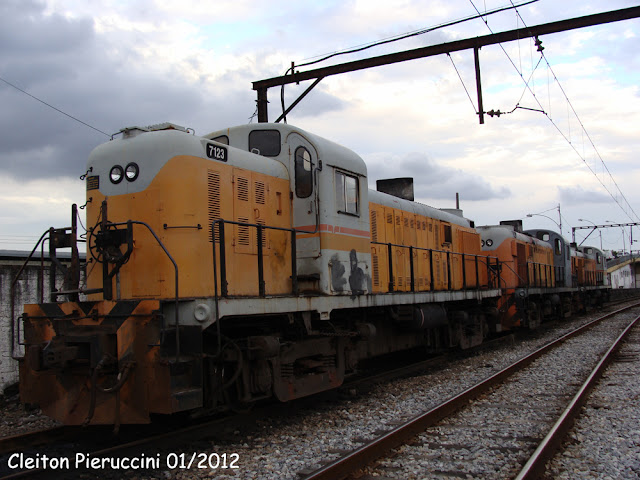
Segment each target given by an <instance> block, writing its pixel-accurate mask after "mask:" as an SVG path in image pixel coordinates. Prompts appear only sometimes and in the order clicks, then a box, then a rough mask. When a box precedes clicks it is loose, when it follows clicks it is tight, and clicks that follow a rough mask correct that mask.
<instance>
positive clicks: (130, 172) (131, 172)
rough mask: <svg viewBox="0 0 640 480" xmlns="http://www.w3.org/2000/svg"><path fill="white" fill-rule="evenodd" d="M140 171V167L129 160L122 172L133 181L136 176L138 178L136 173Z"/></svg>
mask: <svg viewBox="0 0 640 480" xmlns="http://www.w3.org/2000/svg"><path fill="white" fill-rule="evenodd" d="M139 173H140V169H139V168H138V165H137V164H136V163H133V162H131V163H130V164H129V165H127V166H126V167H125V169H124V174H125V176H126V177H127V180H129V181H130V182H133V181H134V180H135V179H136V178H138V174H139Z"/></svg>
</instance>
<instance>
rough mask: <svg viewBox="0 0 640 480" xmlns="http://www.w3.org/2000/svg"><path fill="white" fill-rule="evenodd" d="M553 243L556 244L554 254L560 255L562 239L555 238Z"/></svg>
mask: <svg viewBox="0 0 640 480" xmlns="http://www.w3.org/2000/svg"><path fill="white" fill-rule="evenodd" d="M554 243H555V245H556V248H555V254H556V255H561V254H562V241H561V240H560V239H559V238H556V241H555V242H554Z"/></svg>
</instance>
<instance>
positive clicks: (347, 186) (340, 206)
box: [335, 170, 360, 215]
mask: <svg viewBox="0 0 640 480" xmlns="http://www.w3.org/2000/svg"><path fill="white" fill-rule="evenodd" d="M335 187H336V209H337V210H338V213H347V214H350V215H359V214H360V205H359V203H360V202H359V198H360V188H359V185H358V177H356V176H353V175H349V174H348V173H345V172H340V171H338V170H336V174H335Z"/></svg>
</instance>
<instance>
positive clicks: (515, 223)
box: [500, 220, 523, 233]
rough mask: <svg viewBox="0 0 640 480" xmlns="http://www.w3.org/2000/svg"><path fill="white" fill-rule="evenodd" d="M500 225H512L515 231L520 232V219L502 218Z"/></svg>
mask: <svg viewBox="0 0 640 480" xmlns="http://www.w3.org/2000/svg"><path fill="white" fill-rule="evenodd" d="M500 225H508V226H511V227H513V229H514V230H515V231H516V232H519V233H522V232H523V230H522V220H502V221H501V222H500Z"/></svg>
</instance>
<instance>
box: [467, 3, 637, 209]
mask: <svg viewBox="0 0 640 480" xmlns="http://www.w3.org/2000/svg"><path fill="white" fill-rule="evenodd" d="M469 2H470V3H471V5H472V6H473V8H474V9H475V10H476V12H477V13H478V14H480V12H479V10H478V8H477V7H476V6H475V4H474V3H473V0H469ZM511 4H512V5H513V2H512V1H511ZM513 8H514V9H515V10H516V14H517V16H518V17H519V18H520V20H521V21H522V24H523V25H524V26H525V28H527V29H528V28H529V27H527V25H526V24H525V22H524V19H523V18H522V16H521V15H520V12H518V8H517V6H516V5H513ZM483 21H484V23H485V25H486V26H487V28H488V29H489V31H490V32H491V33H493V30H492V29H491V27H489V24H488V22H487V21H486V20H484V19H483ZM541 43H542V42H540V41H539V40H538V39H537V37H536V45H537V46H538V51H539V52H540V55H541V59H544V61H545V62H546V64H547V67H548V69H549V71H550V72H551V73H552V74H553V78H554V80H555V81H556V82H557V83H558V86H559V88H560V91H561V92H562V94H563V96H564V98H565V100H566V101H567V104H568V106H569V107H570V108H571V111H572V112H573V114H574V115H575V117H576V119H577V120H578V123H579V124H580V127H581V128H582V132H583V133H584V134H585V135H586V136H587V138H588V139H589V142H590V143H591V146H592V147H593V150H594V151H595V152H596V155H597V156H598V158H599V159H600V162H601V163H602V166H603V168H604V169H605V170H606V171H607V174H608V175H609V178H610V179H611V181H612V182H613V184H614V185H615V187H616V189H617V190H618V192H619V194H620V196H621V197H622V199H623V200H624V203H625V204H626V205H627V207H628V209H629V210H630V211H631V212H632V213H633V215H635V216H636V219H638V220H640V217H638V214H637V213H636V212H635V211H634V210H633V208H632V207H631V205H630V204H629V202H628V200H627V199H626V197H625V196H624V194H623V193H622V190H621V189H620V187H619V186H618V184H617V182H616V181H615V179H614V178H613V175H612V174H611V172H610V171H609V168H608V167H607V165H606V164H605V163H604V160H603V159H602V156H601V155H600V152H599V151H598V149H597V148H596V146H595V144H594V143H593V140H592V139H591V136H590V135H589V133H588V132H587V130H586V128H585V127H584V124H583V123H582V121H581V120H580V117H579V116H578V113H577V112H576V110H575V108H574V107H573V105H572V103H571V101H570V100H569V97H568V95H567V94H566V92H565V90H564V88H562V85H560V81H559V80H558V77H557V76H556V74H555V72H554V71H553V68H552V67H551V64H550V63H549V60H548V59H547V57H546V56H545V55H544V52H543V50H544V47H542V46H541ZM499 45H500V48H501V49H502V51H503V52H504V54H505V55H506V56H507V58H508V59H509V61H510V62H511V65H512V66H513V67H514V68H515V70H516V71H517V72H518V74H519V75H520V78H522V80H523V82H524V83H525V89H526V90H529V92H530V93H531V95H532V96H533V98H534V99H535V101H536V103H537V104H538V106H539V107H540V110H539V111H540V112H542V113H544V115H545V116H546V117H547V118H548V119H549V121H550V122H551V124H552V125H553V126H554V127H555V129H556V130H557V131H558V133H560V135H562V137H563V138H564V139H565V141H566V142H567V143H568V144H569V145H570V146H571V148H572V149H573V150H574V152H576V154H577V155H578V157H580V159H581V160H582V161H583V163H584V164H585V165H586V166H587V168H588V169H589V171H591V173H592V174H593V175H594V176H595V177H596V179H597V180H598V181H599V182H600V185H602V187H603V188H604V189H605V190H606V191H607V193H608V194H609V196H611V198H612V199H613V201H614V202H616V204H618V206H619V207H620V208H621V209H622V211H623V212H624V213H625V214H626V215H627V216H628V217H629V218H630V219H631V220H633V218H632V217H631V215H630V214H629V212H628V211H627V210H626V209H625V207H624V206H623V205H621V203H620V202H619V201H618V199H617V198H616V195H614V194H613V193H612V192H611V191H610V190H609V188H607V186H606V185H605V183H604V182H603V180H602V179H601V178H600V177H599V176H598V173H597V172H595V171H594V170H593V169H592V168H591V166H590V165H589V164H588V163H587V161H586V160H585V158H584V156H583V155H582V154H580V152H579V151H578V149H577V148H576V146H575V145H574V144H573V142H572V141H571V139H570V138H567V136H566V135H565V133H564V132H563V131H562V130H561V129H560V127H559V126H558V125H557V124H556V122H554V121H553V119H552V118H551V117H550V116H549V114H548V113H547V112H545V110H544V107H543V106H542V104H541V103H540V100H538V97H537V96H536V94H535V92H534V91H533V90H532V89H531V86H530V85H529V82H530V80H531V78H532V77H533V72H532V73H531V76H530V77H529V80H525V79H524V76H523V75H522V72H521V71H520V70H519V69H518V67H517V66H516V64H515V63H514V62H513V60H512V59H511V57H510V56H509V54H508V53H507V51H506V50H505V49H504V47H503V46H502V44H499ZM539 64H540V61H538V64H537V65H536V67H535V69H537V67H538V65H539ZM535 69H534V71H535ZM523 96H524V94H523ZM520 100H522V96H521V97H520ZM519 103H520V102H519V101H518V104H516V107H515V108H514V110H512V112H513V111H515V109H517V108H524V107H520V105H519ZM529 110H533V109H529ZM536 111H537V110H536ZM507 113H511V112H507Z"/></svg>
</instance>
